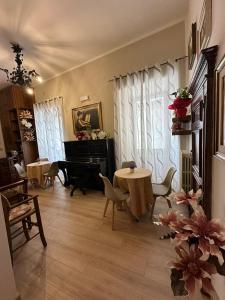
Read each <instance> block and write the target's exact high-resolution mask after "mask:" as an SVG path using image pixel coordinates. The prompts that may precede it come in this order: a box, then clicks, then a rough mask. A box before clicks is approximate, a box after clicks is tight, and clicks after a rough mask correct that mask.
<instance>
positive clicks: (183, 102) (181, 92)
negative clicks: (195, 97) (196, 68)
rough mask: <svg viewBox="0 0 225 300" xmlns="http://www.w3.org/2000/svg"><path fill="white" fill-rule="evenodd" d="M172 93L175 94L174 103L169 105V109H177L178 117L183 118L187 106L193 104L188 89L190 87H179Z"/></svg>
mask: <svg viewBox="0 0 225 300" xmlns="http://www.w3.org/2000/svg"><path fill="white" fill-rule="evenodd" d="M171 95H174V96H175V99H174V100H173V104H171V105H169V106H168V109H172V110H175V113H176V117H177V118H182V117H185V116H186V114H187V107H188V106H189V105H190V104H191V101H192V96H191V94H190V93H189V91H188V88H187V87H185V88H183V89H178V90H177V91H176V92H174V93H172V94H171Z"/></svg>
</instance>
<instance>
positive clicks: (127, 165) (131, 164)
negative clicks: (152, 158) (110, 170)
mask: <svg viewBox="0 0 225 300" xmlns="http://www.w3.org/2000/svg"><path fill="white" fill-rule="evenodd" d="M130 167H131V168H137V165H136V162H135V161H133V160H130V161H123V162H122V169H125V168H130Z"/></svg>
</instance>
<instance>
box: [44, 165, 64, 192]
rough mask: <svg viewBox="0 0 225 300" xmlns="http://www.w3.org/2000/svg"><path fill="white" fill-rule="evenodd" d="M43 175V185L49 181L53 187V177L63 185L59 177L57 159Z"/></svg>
mask: <svg viewBox="0 0 225 300" xmlns="http://www.w3.org/2000/svg"><path fill="white" fill-rule="evenodd" d="M43 176H44V177H45V184H44V186H45V187H46V185H47V182H50V184H52V186H53V189H54V182H55V177H58V179H59V181H60V182H61V184H62V185H63V183H62V180H61V178H60V177H59V166H58V162H57V161H55V162H53V163H52V164H51V166H50V169H49V170H48V172H45V173H44V174H43Z"/></svg>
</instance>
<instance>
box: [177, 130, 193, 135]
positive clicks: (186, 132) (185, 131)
mask: <svg viewBox="0 0 225 300" xmlns="http://www.w3.org/2000/svg"><path fill="white" fill-rule="evenodd" d="M189 134H191V130H187V129H181V130H174V131H172V135H189Z"/></svg>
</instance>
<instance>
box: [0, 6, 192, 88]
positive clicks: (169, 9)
mask: <svg viewBox="0 0 225 300" xmlns="http://www.w3.org/2000/svg"><path fill="white" fill-rule="evenodd" d="M186 8H187V0H0V67H2V68H10V69H11V68H12V66H13V59H14V56H13V55H12V53H11V50H10V45H9V42H10V41H14V42H17V43H19V44H20V45H21V46H22V47H24V64H25V65H27V66H29V67H30V68H35V69H36V71H37V72H38V73H40V74H41V75H42V77H43V78H44V79H47V78H50V77H52V76H55V75H57V74H59V73H61V72H63V71H65V70H68V69H70V68H72V67H75V66H78V65H80V64H82V63H85V62H86V61H88V60H91V59H94V58H95V57H97V56H100V55H103V54H104V53H106V52H109V51H111V50H113V49H115V48H118V47H121V46H123V45H125V44H127V43H130V42H132V41H134V40H136V39H138V38H141V37H143V36H146V35H148V34H149V33H151V32H153V31H156V30H158V29H159V28H162V27H165V26H167V25H169V24H171V23H174V22H176V21H179V20H181V19H183V18H184V15H185V10H186ZM4 82H5V76H4V74H1V73H0V84H3V83H4Z"/></svg>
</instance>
